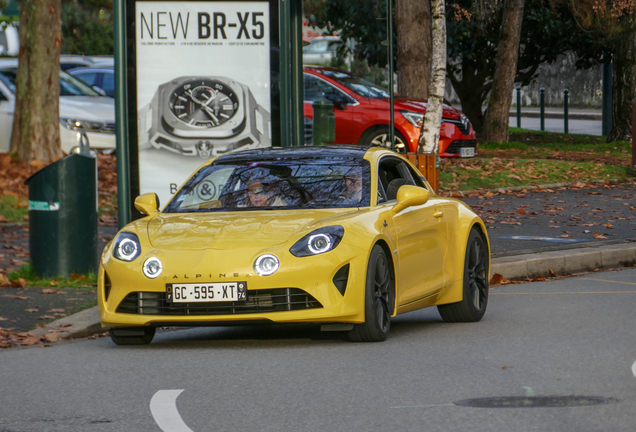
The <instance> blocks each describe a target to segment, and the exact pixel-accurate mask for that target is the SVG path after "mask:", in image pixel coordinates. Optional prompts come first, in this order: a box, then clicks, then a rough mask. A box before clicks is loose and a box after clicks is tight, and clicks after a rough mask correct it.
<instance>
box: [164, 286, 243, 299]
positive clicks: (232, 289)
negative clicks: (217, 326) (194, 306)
mask: <svg viewBox="0 0 636 432" xmlns="http://www.w3.org/2000/svg"><path fill="white" fill-rule="evenodd" d="M166 298H167V300H168V303H218V302H232V301H245V300H247V283H246V282H210V283H209V282H203V283H184V284H176V283H173V284H167V285H166Z"/></svg>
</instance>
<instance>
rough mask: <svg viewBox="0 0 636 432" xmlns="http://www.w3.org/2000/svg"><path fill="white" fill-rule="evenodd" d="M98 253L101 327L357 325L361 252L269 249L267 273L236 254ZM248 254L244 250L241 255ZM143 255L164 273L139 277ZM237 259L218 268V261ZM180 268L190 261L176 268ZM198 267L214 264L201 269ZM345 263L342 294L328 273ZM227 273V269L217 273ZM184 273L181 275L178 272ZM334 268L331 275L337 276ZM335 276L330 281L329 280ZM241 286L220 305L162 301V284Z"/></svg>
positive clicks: (363, 275)
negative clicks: (128, 258)
mask: <svg viewBox="0 0 636 432" xmlns="http://www.w3.org/2000/svg"><path fill="white" fill-rule="evenodd" d="M110 247H112V246H109V248H107V250H106V251H105V253H104V256H103V257H102V262H101V264H100V268H99V273H98V304H99V310H100V317H101V322H102V326H103V327H104V328H110V327H129V326H130V327H136V326H164V325H210V326H213V325H221V324H223V325H225V324H231V323H233V322H234V323H243V322H259V321H269V322H274V323H292V322H347V323H361V322H363V321H364V292H365V280H366V265H367V259H368V256H367V254H366V253H364V252H363V251H360V250H356V249H354V248H347V247H346V246H345V245H343V244H340V245H339V246H338V248H336V249H335V250H333V251H331V252H328V253H325V254H322V255H317V256H312V257H303V258H297V257H294V256H293V255H291V254H290V253H289V251H286V250H285V251H283V250H275V249H276V248H270V250H268V251H267V253H273V254H274V255H276V256H277V257H278V258H279V260H280V263H281V267H280V269H279V270H278V271H277V272H276V273H274V274H273V275H271V276H259V275H258V274H256V273H255V272H254V271H253V269H252V263H253V261H254V259H255V258H256V256H258V255H260V253H259V254H257V255H256V256H254V257H253V258H252V259H251V260H246V259H245V258H246V252H247V251H244V250H225V251H218V250H202V251H174V250H173V251H170V252H169V255H170V259H167V252H166V251H159V250H151V251H149V252H148V253H147V254H144V255H142V256H140V257H138V258H137V259H136V260H134V261H133V262H132V263H126V262H123V261H119V260H117V259H115V258H113V257H112V251H111V250H110ZM250 255H251V254H250V253H249V252H248V253H247V256H250ZM149 256H157V257H159V258H160V259H161V260H162V261H163V263H164V268H163V272H162V274H161V275H160V276H159V277H158V278H157V279H154V280H151V279H148V278H146V277H145V276H143V274H142V272H141V266H142V264H143V262H144V261H145V260H146V259H147V258H148V257H149ZM222 262H223V263H237V262H244V263H245V265H243V266H237V265H234V266H227V267H224V266H223V265H221V264H218V263H222ZM184 263H194V264H189V265H184ZM202 263H217V264H216V265H208V266H205V265H202ZM346 266H348V275H347V278H346V287H345V289H344V290H342V285H341V290H342V291H344V294H342V293H341V290H339V289H338V287H337V286H336V283H334V278H335V277H336V273H338V271H339V270H341V269H343V268H344V267H346ZM223 268H230V269H231V272H229V271H225V270H222V269H223ZM184 269H185V270H184ZM342 273H343V272H342V271H341V272H340V273H339V275H340V276H342ZM336 279H337V278H336ZM196 281H201V282H203V283H205V282H233V281H246V282H247V301H246V302H233V303H231V302H228V303H172V304H170V303H167V302H166V301H165V293H166V284H167V283H191V282H196Z"/></svg>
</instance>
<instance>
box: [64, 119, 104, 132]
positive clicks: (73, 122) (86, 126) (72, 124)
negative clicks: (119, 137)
mask: <svg viewBox="0 0 636 432" xmlns="http://www.w3.org/2000/svg"><path fill="white" fill-rule="evenodd" d="M60 123H62V125H63V126H64V127H65V128H66V129H68V130H72V131H76V132H79V131H81V130H85V131H86V132H97V131H100V130H102V129H103V128H104V127H105V126H106V123H104V122H100V121H89V120H78V119H72V118H60Z"/></svg>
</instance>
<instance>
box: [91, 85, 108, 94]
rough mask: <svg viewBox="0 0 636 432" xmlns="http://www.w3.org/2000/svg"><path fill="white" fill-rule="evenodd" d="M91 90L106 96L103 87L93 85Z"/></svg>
mask: <svg viewBox="0 0 636 432" xmlns="http://www.w3.org/2000/svg"><path fill="white" fill-rule="evenodd" d="M93 90H95V91H96V92H97V93H99V95H100V96H106V92H105V91H104V89H102V88H101V87H99V86H96V85H94V86H93Z"/></svg>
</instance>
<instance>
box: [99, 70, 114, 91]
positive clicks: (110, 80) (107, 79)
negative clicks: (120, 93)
mask: <svg viewBox="0 0 636 432" xmlns="http://www.w3.org/2000/svg"><path fill="white" fill-rule="evenodd" d="M102 90H104V91H105V92H106V95H108V96H110V97H115V74H112V73H104V75H103V81H102Z"/></svg>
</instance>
